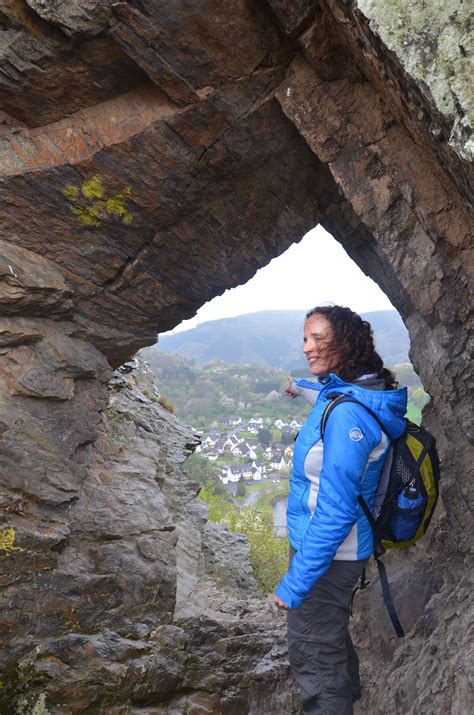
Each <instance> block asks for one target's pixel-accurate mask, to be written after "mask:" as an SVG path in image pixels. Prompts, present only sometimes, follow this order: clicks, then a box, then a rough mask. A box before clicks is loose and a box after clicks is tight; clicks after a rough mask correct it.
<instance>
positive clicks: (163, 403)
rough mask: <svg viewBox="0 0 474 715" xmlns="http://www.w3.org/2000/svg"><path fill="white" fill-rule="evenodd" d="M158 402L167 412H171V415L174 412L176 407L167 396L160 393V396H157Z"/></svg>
mask: <svg viewBox="0 0 474 715" xmlns="http://www.w3.org/2000/svg"><path fill="white" fill-rule="evenodd" d="M158 402H159V403H160V405H161V406H162V407H164V408H165V410H168V412H171V414H173V415H174V414H176V407H175V406H174V405H173V403H172V402H171V400H169V399H168V398H167V397H165V396H164V395H160V397H159V398H158Z"/></svg>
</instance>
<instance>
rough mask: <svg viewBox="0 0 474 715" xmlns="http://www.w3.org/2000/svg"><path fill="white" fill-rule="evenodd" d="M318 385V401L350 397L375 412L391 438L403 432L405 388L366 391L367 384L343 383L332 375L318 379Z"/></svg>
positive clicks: (405, 408) (405, 409)
mask: <svg viewBox="0 0 474 715" xmlns="http://www.w3.org/2000/svg"><path fill="white" fill-rule="evenodd" d="M319 383H320V384H321V392H320V396H319V399H320V400H327V401H330V400H331V399H334V398H333V397H331V395H333V394H334V395H337V394H344V395H350V396H351V397H354V398H355V399H356V400H358V401H359V402H361V403H362V404H363V405H365V406H366V407H368V408H369V409H370V410H372V412H375V414H376V415H377V417H378V418H379V419H380V420H381V422H382V423H383V424H384V426H385V428H386V429H387V431H388V432H389V433H390V435H391V436H392V437H393V438H395V439H396V438H397V437H399V436H400V435H401V434H403V432H404V431H405V419H404V417H405V414H406V411H407V388H406V387H402V388H400V389H398V390H380V389H374V386H373V385H370V388H371V389H367V387H369V383H367V387H362V384H363V383H359V384H354V383H350V382H344V380H341V378H340V377H338V376H337V375H334V374H330V375H328V376H327V377H325V378H319Z"/></svg>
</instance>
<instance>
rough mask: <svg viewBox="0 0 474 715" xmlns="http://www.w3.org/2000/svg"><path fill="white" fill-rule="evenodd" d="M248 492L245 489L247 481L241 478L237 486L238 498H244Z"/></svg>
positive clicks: (236, 493)
mask: <svg viewBox="0 0 474 715" xmlns="http://www.w3.org/2000/svg"><path fill="white" fill-rule="evenodd" d="M246 491H247V490H246V487H245V480H244V478H243V477H240V479H239V482H238V484H237V490H236V492H235V495H236V496H238V497H244V496H245V492H246Z"/></svg>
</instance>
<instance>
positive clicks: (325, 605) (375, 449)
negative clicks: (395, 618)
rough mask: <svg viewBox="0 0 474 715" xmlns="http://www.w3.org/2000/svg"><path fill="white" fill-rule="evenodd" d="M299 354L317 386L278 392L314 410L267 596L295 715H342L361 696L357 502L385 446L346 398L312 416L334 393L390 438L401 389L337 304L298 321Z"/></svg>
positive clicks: (397, 427) (371, 492)
mask: <svg viewBox="0 0 474 715" xmlns="http://www.w3.org/2000/svg"><path fill="white" fill-rule="evenodd" d="M303 352H304V354H305V356H306V359H307V360H308V365H309V369H310V371H311V373H312V374H313V375H315V376H317V377H318V381H317V382H309V381H306V380H297V381H295V382H293V381H291V380H290V384H289V385H288V388H287V389H286V391H285V392H286V394H287V395H289V396H291V397H296V396H297V395H303V396H304V397H306V399H307V400H308V401H309V402H310V403H311V404H313V405H314V406H313V409H312V410H311V412H310V413H309V415H308V418H307V420H306V422H305V424H304V425H303V427H302V428H301V430H300V433H299V435H298V438H297V440H296V443H295V450H294V458H293V472H292V475H291V479H290V494H289V498H288V509H287V525H288V535H289V541H290V559H291V561H290V567H289V570H288V572H287V573H286V574H285V575H284V576H283V578H282V579H281V581H280V583H279V585H278V587H277V589H276V592H275V603H276V605H277V606H278V608H282V609H284V610H286V611H288V654H289V659H290V664H291V667H292V670H293V674H294V676H295V678H296V680H297V682H298V684H299V686H300V690H301V697H302V705H303V712H304V713H312V714H313V715H315V714H316V713H320V714H321V715H349V714H350V713H352V712H353V709H352V702H353V700H356V699H357V698H358V697H359V695H360V681H359V672H358V670H359V668H358V665H359V664H358V658H357V655H356V653H355V650H354V647H353V645H352V641H351V639H350V636H349V632H348V623H349V612H350V605H351V597H352V591H353V588H354V586H355V584H356V582H357V579H358V578H359V576H360V575H361V573H362V571H363V569H364V566H365V564H366V562H367V559H368V558H369V556H370V555H371V554H372V552H373V535H372V530H371V527H370V525H369V522H368V521H367V519H366V517H365V516H364V514H363V512H362V510H361V509H360V507H359V506H358V501H357V498H358V496H359V494H361V495H362V496H363V497H364V499H365V500H366V502H367V503H368V505H369V507H370V508H372V507H373V503H374V496H375V492H376V489H377V485H378V482H379V478H380V475H381V471H382V468H383V464H384V460H385V457H386V453H387V450H388V447H389V440H388V438H387V435H386V434H384V432H383V431H382V430H381V428H380V427H379V425H378V423H377V422H376V421H375V419H374V418H373V417H372V416H371V415H370V414H369V413H368V412H367V411H366V410H365V409H364V408H363V407H362V406H361V405H357V404H354V403H352V402H343V403H341V404H339V405H338V406H337V407H336V408H335V409H334V410H333V411H332V412H331V415H330V416H329V417H328V420H327V423H326V426H325V431H324V443H323V441H322V439H321V418H322V416H323V413H324V410H325V408H326V407H327V406H328V404H330V402H331V400H332V399H333V397H330V395H334V393H337V394H343V393H344V394H350V395H352V396H353V397H355V398H356V399H357V400H358V401H359V402H362V403H363V404H364V405H367V407H369V408H370V409H371V410H372V411H373V412H375V414H376V415H377V416H378V417H379V418H380V420H381V421H382V423H383V424H384V426H385V427H386V429H387V430H388V431H389V433H390V434H391V435H392V437H394V438H396V437H398V436H400V435H401V434H402V432H403V430H404V428H405V422H404V419H403V417H404V415H405V412H406V388H405V389H402V390H398V389H396V387H397V383H396V382H395V378H394V376H393V375H392V373H391V372H390V371H389V370H387V369H386V368H384V366H383V362H382V359H381V358H380V356H379V355H378V354H377V352H376V351H375V347H374V342H373V337H372V331H371V328H370V325H369V323H367V322H366V321H364V320H362V318H361V317H360V316H359V315H357V314H356V313H354V312H352V311H351V310H349V308H343V307H340V306H331V307H326V306H323V307H318V308H314V309H313V310H311V311H310V312H309V313H308V314H307V315H306V320H305V325H304V348H303Z"/></svg>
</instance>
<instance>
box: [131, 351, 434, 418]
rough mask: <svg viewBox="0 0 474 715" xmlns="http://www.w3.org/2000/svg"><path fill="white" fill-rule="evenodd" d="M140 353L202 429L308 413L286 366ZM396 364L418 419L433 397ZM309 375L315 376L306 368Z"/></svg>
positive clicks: (161, 387)
mask: <svg viewBox="0 0 474 715" xmlns="http://www.w3.org/2000/svg"><path fill="white" fill-rule="evenodd" d="M140 356H141V357H142V358H143V359H144V360H146V361H147V362H148V363H149V365H150V367H151V370H152V373H153V379H154V382H155V384H156V387H157V389H158V392H159V393H160V394H161V395H163V396H165V397H166V398H168V399H170V400H171V402H172V403H173V405H174V407H175V408H176V414H177V416H178V417H179V418H180V419H183V420H184V421H186V422H189V423H190V424H192V425H193V426H194V427H196V428H198V429H200V430H202V431H206V430H208V429H210V428H211V427H212V426H213V425H214V426H215V425H216V424H217V425H219V424H223V423H224V421H225V420H226V419H228V418H229V417H232V416H239V417H241V418H242V420H243V421H244V422H245V421H247V420H249V419H250V418H251V417H252V416H253V415H255V414H258V415H260V416H261V417H262V418H263V420H264V423H265V424H266V425H270V424H272V423H273V422H274V420H276V419H277V418H279V417H280V418H282V419H283V420H284V421H286V422H291V420H292V419H297V420H298V421H299V422H300V423H301V422H302V421H303V420H304V419H305V416H306V414H307V412H308V405H307V403H306V402H305V401H304V400H302V399H298V400H290V399H289V398H288V397H285V396H284V395H283V394H282V390H283V388H284V387H285V385H286V373H285V372H284V371H282V370H274V369H273V368H269V367H263V366H260V365H231V364H228V363H224V362H220V361H215V362H212V363H208V364H207V365H206V366H205V367H197V366H196V365H193V364H192V363H191V362H189V361H188V360H186V359H184V358H181V357H176V356H174V355H167V354H166V353H162V352H160V351H159V350H157V349H156V348H154V347H151V348H144V349H143V350H141V351H140ZM394 368H395V372H396V375H397V378H398V379H399V381H400V384H401V385H406V386H407V387H408V395H409V401H410V405H409V413H410V417H411V418H412V419H415V420H416V421H419V419H420V415H421V413H420V409H421V408H422V407H423V405H424V404H425V403H426V401H427V399H428V398H427V395H426V394H425V392H424V391H423V388H422V386H421V383H420V380H419V378H418V375H416V373H415V372H414V371H413V367H412V366H411V365H410V364H409V363H406V364H401V365H396V366H394ZM306 375H307V377H310V375H309V373H308V371H307V370H306ZM229 429H230V428H229Z"/></svg>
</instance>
